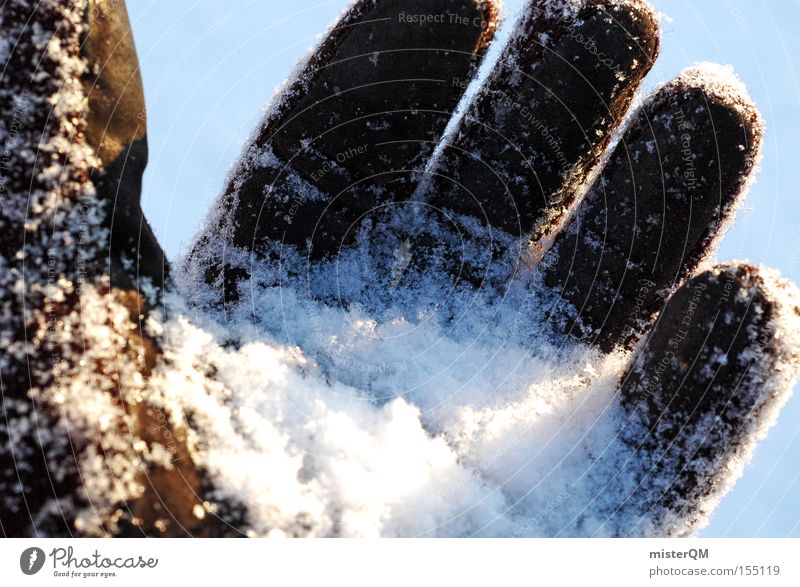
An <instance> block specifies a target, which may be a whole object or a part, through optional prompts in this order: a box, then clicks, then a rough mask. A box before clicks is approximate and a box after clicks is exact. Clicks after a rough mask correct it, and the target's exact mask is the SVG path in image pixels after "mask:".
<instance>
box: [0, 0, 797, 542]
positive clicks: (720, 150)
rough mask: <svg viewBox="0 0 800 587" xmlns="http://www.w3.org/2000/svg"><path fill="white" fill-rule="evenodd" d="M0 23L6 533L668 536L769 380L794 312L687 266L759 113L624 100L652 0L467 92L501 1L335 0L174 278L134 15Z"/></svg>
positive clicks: (717, 79) (579, 12) (636, 1)
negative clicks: (149, 187) (156, 218)
mask: <svg viewBox="0 0 800 587" xmlns="http://www.w3.org/2000/svg"><path fill="white" fill-rule="evenodd" d="M0 24H2V37H1V38H2V42H1V43H0V55H2V57H3V59H2V62H3V63H4V65H5V69H4V74H3V83H2V86H1V87H0V108H2V112H3V121H4V122H3V126H2V127H0V133H1V134H0V139H2V141H3V144H4V153H3V157H4V159H3V163H5V165H4V166H3V173H4V176H6V177H4V180H5V181H4V183H3V184H2V187H0V189H2V190H3V192H2V196H3V205H2V209H1V210H0V223H2V228H3V230H2V233H0V235H2V236H0V259H2V261H0V262H2V264H3V273H2V275H3V277H2V279H3V282H2V284H0V296H2V297H0V299H2V304H3V305H2V314H0V336H2V347H3V349H4V351H3V352H4V355H3V359H2V363H1V364H0V369H2V383H3V396H2V402H3V404H2V405H3V413H4V419H3V420H0V467H1V468H0V524H1V525H2V531H3V532H4V533H5V534H7V535H31V534H69V533H80V534H90V535H93V534H114V535H140V534H142V533H144V534H148V535H166V536H174V535H187V534H188V535H204V536H209V535H214V536H220V535H236V534H239V533H245V534H249V535H277V534H288V535H328V536H336V535H345V536H353V535H358V536H372V535H402V536H409V535H412V536H418V535H425V536H427V535H459V536H472V535H490V536H528V535H539V536H556V535H559V536H564V535H566V536H572V535H582V536H583V535H590V536H592V535H613V536H625V535H637V536H639V535H648V536H666V535H670V536H672V535H686V534H691V533H692V532H694V531H696V530H697V529H698V528H699V527H701V526H702V525H703V524H704V523H705V522H706V521H707V519H708V516H709V514H710V513H711V511H712V510H713V508H714V507H715V505H716V504H717V503H718V502H719V500H720V499H721V497H722V496H723V495H724V494H725V492H726V491H727V490H728V489H729V488H730V487H731V485H732V483H733V482H734V481H735V479H736V478H737V477H738V476H739V475H740V474H741V471H742V469H743V467H744V465H745V463H746V462H747V460H748V458H749V457H750V455H751V453H752V450H753V447H754V445H755V442H756V441H757V440H758V439H759V438H760V437H761V436H763V434H764V432H765V430H766V429H767V427H768V426H769V425H770V424H771V423H772V422H774V420H775V418H776V415H777V412H778V410H779V408H780V407H781V406H782V405H783V404H784V403H785V401H786V399H787V397H788V394H789V393H790V391H791V389H792V386H793V384H794V381H795V377H796V374H797V366H798V364H799V361H798V350H797V349H798V344H797V341H796V340H795V336H796V334H795V333H797V332H798V307H799V306H800V304H799V303H798V295H797V291H796V288H795V287H794V286H792V285H790V284H787V283H786V282H785V281H783V280H782V279H781V278H780V277H778V276H777V275H776V273H775V272H774V271H771V270H768V269H761V268H756V267H753V266H751V265H748V264H746V263H735V264H724V265H712V264H711V261H710V259H711V256H712V254H713V251H714V247H715V245H716V243H717V242H718V241H719V239H720V237H721V235H722V234H723V232H724V229H725V227H726V225H727V224H728V223H729V222H730V221H731V219H732V217H733V214H734V212H735V210H736V208H737V207H738V206H739V204H740V203H741V200H742V198H743V196H744V193H745V191H746V189H747V187H748V184H749V181H750V180H751V178H752V176H753V174H754V171H755V170H756V168H757V164H758V159H759V156H760V145H761V137H762V134H763V123H762V121H761V119H760V116H759V114H758V112H757V110H756V109H755V106H754V105H753V104H752V102H751V100H750V99H749V97H748V95H747V93H746V90H745V89H744V88H743V87H742V85H741V84H740V83H739V82H738V80H736V78H735V77H734V76H733V74H732V73H731V72H729V71H728V70H727V69H725V68H722V67H719V66H713V65H709V64H704V65H699V66H695V67H692V68H690V69H687V70H686V71H684V72H683V73H682V74H681V75H680V76H679V77H678V78H677V79H675V80H674V81H672V82H670V83H667V84H665V85H664V86H662V87H661V88H660V89H658V90H657V91H656V92H655V93H654V94H652V95H651V96H649V97H646V98H645V99H643V100H642V102H641V103H640V104H639V105H637V106H636V107H635V108H634V109H633V111H632V112H631V113H629V112H628V111H629V109H630V108H631V104H632V102H633V101H634V98H635V95H636V91H637V89H638V88H639V86H640V84H641V82H642V80H643V78H644V76H645V75H646V73H647V72H648V71H649V69H650V68H651V66H652V64H653V62H654V60H655V58H656V56H657V53H658V45H659V39H658V34H659V33H658V25H657V19H656V17H655V15H654V13H653V12H652V9H651V8H650V7H649V6H648V5H647V4H646V3H645V2H643V1H641V0H595V1H590V0H540V1H534V2H532V3H531V4H530V6H529V7H528V8H527V9H526V10H525V11H524V14H523V15H522V17H521V19H520V21H519V22H518V23H517V24H516V26H515V28H514V30H513V31H512V32H511V36H510V40H509V42H508V44H507V46H506V47H504V48H503V49H502V51H501V52H500V54H499V57H498V58H497V60H496V62H495V63H493V64H491V67H490V71H488V75H487V76H486V77H485V79H483V80H482V83H480V84H478V85H477V86H476V87H477V89H476V90H475V92H470V91H468V89H469V88H471V87H472V86H471V85H470V84H471V83H472V82H473V81H474V78H475V76H476V74H477V73H478V66H479V65H480V63H481V60H482V57H483V56H484V55H485V54H486V52H487V50H488V48H489V46H490V44H491V41H492V37H493V35H494V32H495V29H496V26H497V24H498V7H497V6H496V4H495V2H494V0H357V1H356V2H355V3H354V4H353V5H352V6H350V7H349V8H348V9H347V10H346V12H345V13H344V14H343V16H342V17H341V18H340V19H339V20H338V21H337V22H336V23H335V24H334V25H333V26H332V28H331V29H330V30H329V31H328V33H327V36H326V37H325V38H324V39H323V40H322V41H321V43H320V45H319V46H318V47H317V48H316V49H315V50H314V51H313V52H312V53H311V54H310V55H309V56H308V57H307V59H306V60H305V61H304V62H303V63H302V64H301V65H300V67H299V68H298V71H297V73H296V74H294V76H293V77H292V78H291V79H290V80H289V82H288V83H287V85H286V87H285V88H282V89H281V91H280V93H279V95H278V96H277V98H276V99H275V100H274V101H273V103H272V106H271V107H270V110H269V112H268V114H267V116H266V119H265V121H264V123H263V124H262V125H261V126H260V127H259V129H258V130H257V132H256V133H255V135H254V137H253V139H252V141H251V143H250V145H249V146H248V147H247V149H246V151H245V154H244V156H243V157H242V159H241V161H240V162H239V163H238V164H237V166H236V167H235V169H234V170H233V172H232V174H231V177H230V180H229V182H228V186H227V188H226V190H225V192H224V194H223V195H222V196H221V197H220V199H219V200H218V202H217V203H216V205H215V206H214V207H213V209H212V211H211V213H210V215H209V218H208V220H207V222H206V225H205V226H204V228H203V229H202V230H201V232H200V234H199V235H198V237H197V238H196V240H195V242H194V243H193V246H192V249H191V251H190V253H189V255H188V256H187V258H186V259H184V260H182V261H181V263H180V264H179V267H178V270H177V271H174V272H173V275H172V276H168V275H167V270H166V265H165V261H164V255H163V253H162V252H161V250H160V248H159V247H158V245H157V243H156V241H155V238H154V237H153V234H152V231H151V230H150V228H149V226H148V225H147V223H146V221H145V220H144V217H143V215H142V213H141V209H140V207H139V192H140V186H141V173H142V171H143V168H144V164H145V160H146V139H145V130H144V119H145V115H144V107H143V98H142V91H141V85H140V82H139V76H138V67H137V65H136V59H135V52H134V49H133V44H132V41H131V38H130V31H129V30H128V25H127V17H126V16H125V11H124V5H123V4H122V3H121V2H105V1H103V0H90V1H88V2H79V1H73V2H66V3H64V2H56V1H55V0H45V1H43V2H35V3H34V2H30V1H28V0H11V1H10V2H7V3H5V4H4V5H3V7H2V13H1V16H0ZM487 65H488V64H487ZM472 94H474V95H472ZM465 95H467V97H468V98H467V104H466V106H465V107H464V108H463V111H462V110H458V107H459V104H460V103H461V101H462V99H464V96H465ZM454 113H457V114H456V115H455V119H454V120H453V121H451V118H453V116H454ZM448 124H452V126H450V127H448ZM5 349H8V351H6V350H5Z"/></svg>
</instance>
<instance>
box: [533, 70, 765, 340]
mask: <svg viewBox="0 0 800 587" xmlns="http://www.w3.org/2000/svg"><path fill="white" fill-rule="evenodd" d="M762 133H763V123H762V121H761V118H760V116H759V114H758V111H757V110H756V108H755V106H754V105H753V103H752V101H751V100H750V98H749V96H748V95H747V92H746V90H745V89H744V88H743V87H742V86H741V85H740V84H739V83H738V81H737V80H735V79H733V78H732V76H731V74H730V73H729V72H727V71H726V70H722V69H721V68H719V67H718V66H711V65H706V66H698V67H695V68H691V69H688V70H686V71H684V72H683V73H682V74H681V75H680V76H679V77H678V78H677V79H675V80H674V81H672V82H670V83H669V84H667V85H666V86H664V87H663V88H661V89H660V90H659V91H658V92H656V93H655V95H653V96H652V97H651V98H650V99H648V100H647V102H646V103H645V104H644V105H643V106H642V107H641V108H640V109H639V110H638V111H637V112H636V113H635V115H634V117H633V118H632V121H631V123H630V126H629V127H628V128H627V129H626V131H625V133H624V136H623V137H622V140H621V141H620V143H619V144H618V145H617V146H616V148H615V149H614V151H613V152H612V153H611V157H610V159H609V161H608V163H607V165H606V166H605V168H604V169H603V170H602V171H601V172H600V175H599V177H598V178H597V180H596V181H595V182H594V184H593V185H592V186H591V188H590V189H589V190H588V192H587V195H586V196H585V198H584V199H583V201H582V202H581V203H580V204H579V205H578V207H577V210H576V213H575V215H574V217H573V218H571V219H570V221H569V223H568V225H567V227H566V228H565V230H564V231H563V232H562V233H561V234H559V235H558V236H557V238H556V239H555V242H554V244H553V247H552V248H551V249H550V251H549V253H548V267H547V268H546V270H545V271H544V274H545V281H546V283H547V285H548V286H550V287H551V288H553V289H554V290H555V291H556V292H558V294H559V295H560V296H561V299H562V301H563V302H564V303H563V305H562V307H561V310H563V315H564V316H563V317H564V318H565V320H564V321H563V324H565V331H567V332H569V333H571V334H573V335H575V336H577V337H579V338H581V339H583V340H586V341H589V342H591V343H593V344H596V345H598V346H599V347H600V348H601V349H603V350H605V351H610V350H612V349H613V348H614V347H616V346H619V345H622V346H627V347H630V346H632V345H633V344H634V343H635V342H636V340H637V339H638V338H639V337H640V336H641V334H642V333H643V332H644V330H645V329H646V328H647V326H648V325H649V324H650V323H651V322H652V319H653V317H654V316H655V315H656V314H657V313H658V311H659V310H660V309H661V308H662V307H663V305H664V303H665V302H666V299H667V297H668V296H669V294H670V293H671V292H672V291H674V290H675V289H676V288H677V287H678V286H680V285H681V284H682V283H683V282H684V281H685V280H686V279H687V277H688V276H689V275H691V274H692V273H693V272H694V271H695V270H696V269H697V267H698V266H699V264H700V263H701V262H702V261H703V260H705V259H707V258H708V257H709V255H710V254H711V253H712V252H713V250H714V248H715V246H716V244H717V243H718V241H719V239H720V238H721V236H722V234H723V232H724V229H725V227H726V225H727V224H728V223H730V222H731V220H732V218H733V215H734V212H735V210H736V208H737V204H738V203H739V202H740V201H741V199H742V198H743V197H744V195H745V192H746V189H747V187H748V185H749V180H750V178H751V177H752V176H753V174H754V171H755V170H756V168H757V162H758V159H759V157H760V152H761V137H762ZM559 313H562V312H561V311H560V312H559Z"/></svg>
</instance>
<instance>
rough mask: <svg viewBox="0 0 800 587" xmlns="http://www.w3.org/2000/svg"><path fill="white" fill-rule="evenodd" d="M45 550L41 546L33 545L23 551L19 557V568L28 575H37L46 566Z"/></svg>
mask: <svg viewBox="0 0 800 587" xmlns="http://www.w3.org/2000/svg"><path fill="white" fill-rule="evenodd" d="M44 559H45V556H44V551H43V550H42V549H41V548H37V547H35V546H32V547H30V548H26V549H25V550H23V551H22V554H21V555H20V557H19V568H20V569H22V572H23V573H25V574H26V575H35V574H36V573H38V572H39V571H41V570H42V567H43V566H44Z"/></svg>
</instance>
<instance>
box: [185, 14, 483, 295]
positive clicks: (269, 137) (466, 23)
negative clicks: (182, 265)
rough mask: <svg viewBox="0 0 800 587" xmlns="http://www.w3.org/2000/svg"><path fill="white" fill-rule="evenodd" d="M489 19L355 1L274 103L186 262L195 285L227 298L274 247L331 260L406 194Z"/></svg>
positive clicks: (473, 61) (457, 95)
mask: <svg viewBox="0 0 800 587" xmlns="http://www.w3.org/2000/svg"><path fill="white" fill-rule="evenodd" d="M496 13H497V6H496V3H495V1H494V0H433V1H431V0H411V1H408V0H405V1H403V2H400V1H398V0H378V1H375V0H358V1H357V2H355V3H354V4H353V5H352V6H351V7H350V8H349V9H348V10H347V11H346V12H345V14H344V15H343V16H342V17H341V18H340V19H339V21H338V22H337V23H336V25H335V26H334V27H333V28H332V29H331V31H330V32H329V34H328V36H327V38H326V39H325V40H324V41H323V42H322V43H321V44H320V45H319V46H318V47H317V48H316V50H315V51H314V53H313V54H312V55H311V57H310V58H309V59H308V61H307V63H306V64H305V66H304V67H303V69H302V70H301V71H300V73H299V74H298V75H297V76H296V77H295V79H294V80H293V81H291V82H290V83H289V85H288V87H287V88H286V89H285V90H284V91H283V92H282V94H281V95H280V96H279V97H278V99H277V100H276V101H275V102H274V104H273V106H272V109H271V111H270V113H269V114H268V116H267V118H266V120H265V121H264V123H263V124H262V126H261V128H260V129H259V130H258V132H257V134H256V137H255V139H254V140H253V142H252V143H251V145H250V146H249V147H248V149H247V151H246V153H245V156H244V158H243V160H242V161H241V162H240V164H239V165H238V168H237V169H236V171H235V172H234V174H233V177H232V179H231V182H230V184H229V185H228V187H227V189H226V191H225V193H224V195H223V196H222V198H221V199H220V201H219V202H218V203H217V204H216V209H215V210H214V211H212V215H211V218H210V220H209V222H208V225H207V227H206V229H205V230H204V231H203V233H202V234H201V235H200V237H199V239H198V241H197V242H196V243H195V245H194V246H193V250H192V253H191V258H190V264H192V265H195V266H198V265H199V266H200V268H201V272H202V276H201V279H202V280H204V281H206V282H207V283H212V284H215V285H216V286H217V287H218V289H219V290H220V291H222V290H223V289H227V290H228V291H227V294H228V299H232V298H235V297H236V291H235V289H236V285H237V284H238V282H239V281H240V280H241V279H242V278H243V277H245V276H246V275H247V274H248V273H249V268H248V259H247V254H248V253H249V252H250V251H253V250H256V251H259V250H260V248H261V247H262V246H263V245H264V243H270V242H272V243H274V242H278V243H281V242H283V243H284V244H289V245H293V246H296V247H299V248H300V249H301V250H308V252H309V254H310V255H311V256H312V257H313V258H320V257H323V256H331V255H335V254H336V252H337V250H338V248H339V246H340V245H341V244H342V239H343V238H345V236H346V235H348V234H350V235H352V234H355V232H357V231H356V230H353V228H352V226H351V225H353V224H354V223H355V222H357V221H358V220H359V219H360V218H361V217H362V216H363V215H364V214H365V213H367V212H369V211H370V210H372V209H374V208H375V207H378V206H380V205H381V204H384V203H386V202H392V201H402V200H404V199H406V198H408V197H409V196H410V195H411V193H412V192H413V190H414V188H415V186H416V174H417V173H418V172H419V171H420V170H422V169H423V168H424V167H425V165H426V164H427V162H428V159H429V157H430V155H431V153H432V152H433V149H434V148H435V146H436V144H437V143H438V141H439V139H440V137H441V135H442V133H443V131H444V129H445V126H446V125H447V123H448V121H449V119H450V117H451V114H452V112H453V110H454V109H455V108H456V105H457V103H458V101H459V100H460V99H461V96H462V94H463V92H464V88H463V87H461V86H460V85H459V84H454V83H453V80H459V81H463V80H468V79H470V77H471V76H472V75H473V74H474V73H475V71H476V66H477V64H478V62H479V60H480V58H481V57H482V56H483V54H484V53H485V51H486V48H487V46H488V44H489V42H490V40H491V37H492V35H493V32H494V29H495V26H496V20H497V14H496ZM220 235H224V236H220ZM237 252H244V253H245V255H244V257H242V259H234V257H236V255H237ZM240 256H241V255H240ZM221 257H222V259H221ZM226 265H227V267H226ZM226 274H227V275H226Z"/></svg>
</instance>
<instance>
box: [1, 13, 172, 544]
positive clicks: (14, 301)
mask: <svg viewBox="0 0 800 587" xmlns="http://www.w3.org/2000/svg"><path fill="white" fill-rule="evenodd" d="M83 23H84V8H83V3H82V2H56V1H55V0H45V1H41V2H29V1H26V0H11V1H10V2H6V3H4V4H3V7H2V11H0V31H2V34H1V35H0V37H2V39H3V40H2V41H0V57H2V63H3V67H4V74H3V84H2V86H0V111H1V112H2V113H3V116H2V117H1V118H0V149H1V151H0V348H2V355H0V375H1V376H2V404H0V407H1V408H2V415H0V422H2V425H0V462H1V463H2V467H1V468H0V518H2V521H3V531H4V532H6V533H10V534H11V535H28V534H40V535H41V534H44V535H47V534H66V533H70V532H74V531H78V532H81V533H84V534H103V533H106V532H107V531H109V530H110V529H112V528H113V526H114V513H115V512H116V509H117V507H118V505H119V503H120V502H122V501H125V500H127V499H130V498H132V497H134V496H136V495H138V493H139V492H140V489H141V488H140V485H139V483H138V481H137V475H139V474H140V471H139V464H140V462H141V461H142V460H143V459H149V458H150V455H149V453H150V448H149V447H147V446H146V445H140V444H139V443H137V441H136V440H135V439H134V438H132V436H131V432H130V430H131V422H130V420H129V416H128V415H126V413H125V411H123V409H122V407H121V405H122V403H123V402H130V403H131V404H135V403H136V402H138V401H140V400H141V388H142V387H143V385H144V381H143V379H142V377H141V375H140V367H141V358H140V357H139V358H137V356H136V355H137V351H136V350H135V349H134V350H131V345H130V341H129V333H130V316H129V311H128V310H127V309H126V308H124V307H123V306H122V305H121V304H120V303H119V302H118V301H117V299H116V298H115V297H114V296H113V295H112V294H110V293H109V289H108V283H107V280H105V279H103V278H102V277H97V276H101V275H102V274H103V272H102V271H101V269H102V267H103V254H104V252H105V251H106V250H107V248H108V245H107V243H108V234H107V230H105V229H104V228H103V226H105V214H104V211H103V208H102V206H101V203H100V202H98V200H97V198H96V197H95V196H96V194H95V190H94V187H93V185H92V183H91V181H90V173H91V170H92V169H93V168H94V167H95V166H96V165H97V164H98V161H97V159H96V157H95V156H94V154H93V151H92V149H91V148H90V147H89V146H88V145H87V144H86V142H85V138H84V132H85V117H84V112H83V109H84V108H85V105H86V97H85V95H84V93H83V89H82V83H81V78H82V76H83V74H84V72H85V69H86V62H85V60H84V59H82V58H81V56H80V53H79V47H80V39H81V34H82V31H83V26H84V24H83ZM11 40H13V42H11ZM156 452H158V451H157V450H156ZM154 454H155V453H154ZM159 458H160V457H155V458H153V459H152V460H153V461H154V462H158V460H159Z"/></svg>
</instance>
